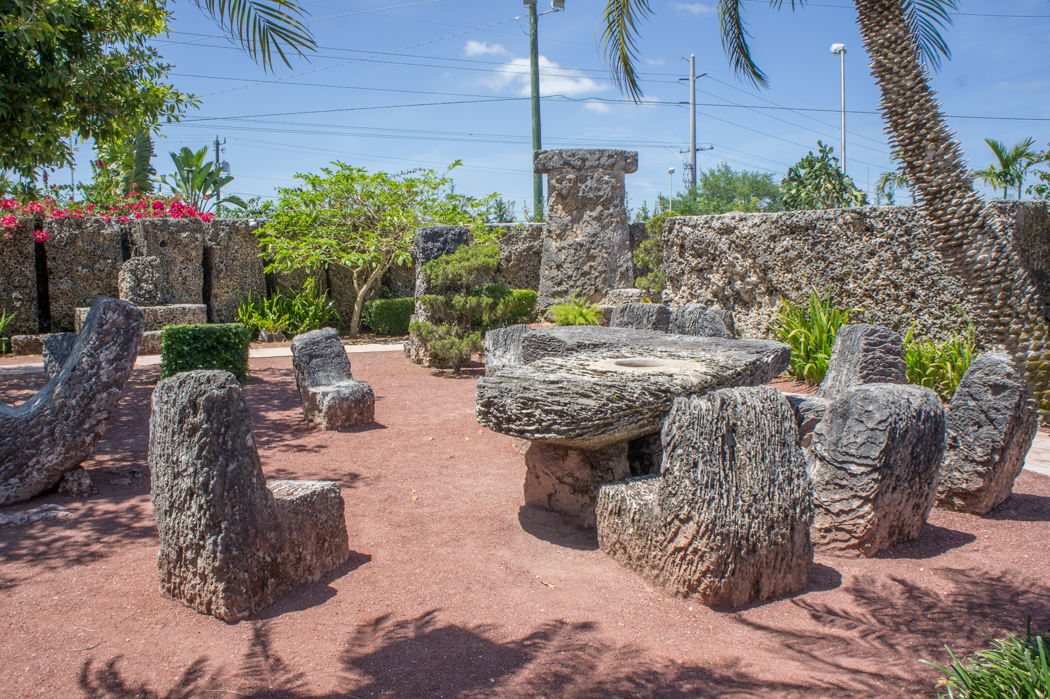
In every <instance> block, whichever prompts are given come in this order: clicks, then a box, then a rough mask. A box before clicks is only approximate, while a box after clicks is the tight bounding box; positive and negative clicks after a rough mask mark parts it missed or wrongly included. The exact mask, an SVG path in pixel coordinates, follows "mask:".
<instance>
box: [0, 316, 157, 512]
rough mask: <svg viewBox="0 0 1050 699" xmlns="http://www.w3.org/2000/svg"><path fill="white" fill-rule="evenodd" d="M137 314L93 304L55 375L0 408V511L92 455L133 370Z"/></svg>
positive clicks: (49, 484)
mask: <svg viewBox="0 0 1050 699" xmlns="http://www.w3.org/2000/svg"><path fill="white" fill-rule="evenodd" d="M142 327H143V320H142V311H140V310H139V309H137V308H135V307H134V306H132V305H131V304H129V303H126V302H124V301H118V300H116V299H109V298H103V299H99V300H97V301H96V302H95V303H94V305H93V306H92V308H91V313H89V314H88V318H87V322H86V323H85V324H84V328H83V330H82V331H81V332H80V335H79V336H78V337H77V341H76V343H75V344H74V345H73V349H72V351H71V352H70V356H69V358H68V359H67V360H66V363H65V364H64V365H63V367H62V370H61V371H60V372H59V373H58V375H57V376H55V377H53V378H52V379H51V380H50V381H48V382H47V385H46V386H44V388H42V389H41V390H40V391H39V392H38V393H37V394H36V395H34V396H33V397H32V398H30V399H29V400H27V401H26V402H24V403H22V405H20V406H18V407H17V408H11V407H9V406H7V405H3V404H0V505H8V504H11V503H16V502H22V501H24V500H28V499H29V498H31V497H34V496H36V495H39V494H40V493H42V492H44V491H45V490H47V489H49V488H51V487H53V486H55V485H56V484H57V483H58V482H59V481H60V480H61V479H62V476H63V475H65V473H66V472H68V471H71V470H73V469H74V468H76V467H77V466H79V465H80V464H81V462H83V461H84V459H86V458H88V457H89V456H90V455H91V450H92V448H94V446H95V444H96V443H97V442H98V440H99V439H101V437H102V434H103V433H104V432H105V430H106V427H108V425H109V418H110V415H111V414H112V412H113V409H114V408H115V407H116V405H117V401H119V400H120V396H121V394H122V392H123V390H124V384H125V382H126V381H127V379H128V375H129V374H130V373H131V370H132V369H133V368H134V365H135V355H136V353H137V352H138V348H139V340H140V338H141V337H142Z"/></svg>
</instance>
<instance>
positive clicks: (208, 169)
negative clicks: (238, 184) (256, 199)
mask: <svg viewBox="0 0 1050 699" xmlns="http://www.w3.org/2000/svg"><path fill="white" fill-rule="evenodd" d="M169 155H171V160H172V162H173V163H175V172H174V173H172V174H171V175H170V177H171V179H170V180H169V179H168V177H169V175H161V176H160V177H158V178H157V182H159V183H160V184H163V185H165V186H167V187H168V188H169V189H171V193H172V194H174V195H175V196H176V197H178V198H179V199H181V200H182V201H183V202H185V203H186V204H190V205H192V206H193V207H194V208H196V209H197V211H202V212H203V211H208V210H209V209H211V208H212V207H215V211H216V212H218V211H220V210H221V208H222V205H223V204H230V205H233V206H236V207H238V208H241V209H245V208H247V206H248V205H247V204H245V203H244V200H242V199H241V198H240V197H236V196H228V197H222V196H220V190H221V189H222V188H223V187H225V186H226V185H228V184H229V183H230V182H233V178H232V177H230V176H229V175H226V176H223V174H222V172H221V171H220V170H219V169H218V168H217V167H215V162H214V161H213V160H210V159H209V158H208V147H207V146H205V147H204V148H201V149H200V150H199V151H196V152H194V151H193V150H191V149H190V148H187V147H185V146H183V148H182V150H180V151H179V152H178V153H170V154H169Z"/></svg>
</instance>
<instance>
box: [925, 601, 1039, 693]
mask: <svg viewBox="0 0 1050 699" xmlns="http://www.w3.org/2000/svg"><path fill="white" fill-rule="evenodd" d="M945 648H946V649H947V650H948V654H949V655H950V656H951V659H952V663H951V666H950V667H944V666H942V665H938V664H936V663H931V662H927V661H925V660H924V661H923V662H925V663H926V664H927V665H932V666H933V667H936V668H938V669H939V670H941V671H942V672H943V673H944V674H945V675H947V678H945V679H943V680H941V681H940V683H938V684H939V685H943V687H944V690H945V691H944V692H942V691H938V692H937V696H938V697H944V698H947V699H1000V698H1001V697H1017V698H1018V699H1021V698H1022V697H1023V698H1026V699H1027V698H1028V697H1031V699H1036V698H1037V697H1050V633H1045V634H1043V635H1041V636H1039V635H1037V636H1033V635H1032V617H1028V624H1027V628H1026V629H1025V633H1024V635H1023V636H1014V635H1009V636H1007V637H1006V638H999V639H993V640H991V648H988V649H986V650H981V651H978V652H976V653H974V654H973V655H971V656H970V657H969V658H968V662H966V663H963V662H962V661H960V660H959V659H958V658H957V657H956V656H955V653H953V652H952V649H951V648H948V647H947V646H945Z"/></svg>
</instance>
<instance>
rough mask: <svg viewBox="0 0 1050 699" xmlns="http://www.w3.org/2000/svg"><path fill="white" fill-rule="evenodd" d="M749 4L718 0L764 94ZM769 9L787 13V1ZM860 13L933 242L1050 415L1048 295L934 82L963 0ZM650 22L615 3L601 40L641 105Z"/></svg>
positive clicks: (863, 6)
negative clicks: (986, 197)
mask: <svg viewBox="0 0 1050 699" xmlns="http://www.w3.org/2000/svg"><path fill="white" fill-rule="evenodd" d="M789 1H790V4H791V7H792V9H794V8H795V6H796V4H797V5H798V6H799V7H802V6H804V5H805V0H789ZM743 2H744V0H719V3H718V14H719V20H720V22H721V31H722V46H723V48H724V49H725V51H726V54H727V57H728V58H729V62H730V64H731V65H732V66H733V68H734V70H735V71H736V72H737V74H738V75H742V76H743V77H744V78H745V79H747V80H750V81H751V82H752V83H753V84H754V85H756V86H757V87H764V86H765V85H766V84H767V83H768V79H767V78H766V76H765V74H764V73H762V71H761V70H760V69H759V68H758V66H757V65H756V64H755V62H754V60H753V59H752V57H751V52H750V48H749V46H748V34H747V29H746V26H745V23H744V20H743V17H742V14H741V11H742V8H743ZM770 4H771V5H772V6H773V7H775V8H780V7H781V6H783V5H784V0H770ZM854 6H855V8H856V11H857V24H858V25H859V27H860V32H861V36H862V37H863V40H864V47H865V49H866V50H867V52H868V56H869V57H870V59H871V68H872V74H873V75H874V77H875V80H876V82H877V83H878V85H879V88H880V91H881V92H882V99H881V102H880V109H881V110H882V113H883V118H884V119H885V120H886V123H887V126H888V129H887V130H888V132H889V134H890V141H891V147H892V148H893V150H895V151H897V152H899V153H900V159H901V161H902V163H903V172H905V173H906V174H907V175H908V177H909V178H910V179H911V182H912V186H913V188H914V191H915V193H916V194H917V195H918V196H917V198H918V201H919V202H920V203H921V204H922V206H923V207H924V209H925V211H926V216H927V219H928V220H929V222H930V228H931V233H932V234H933V238H934V241H935V242H936V243H937V245H938V246H939V248H940V250H941V254H942V255H943V257H944V259H945V261H946V263H947V264H948V266H949V268H950V270H951V271H952V272H953V273H954V274H955V275H957V276H958V277H959V278H961V279H963V280H964V287H965V288H967V289H968V294H969V296H970V301H971V302H972V304H973V306H974V308H975V309H976V310H978V311H979V312H980V315H981V317H982V324H983V325H984V328H985V331H986V339H987V340H989V341H990V343H991V344H996V345H1001V346H1003V347H1005V348H1007V349H1008V350H1009V351H1010V352H1011V353H1012V354H1013V356H1014V361H1015V362H1016V363H1017V365H1018V368H1019V369H1021V370H1023V371H1026V373H1027V375H1028V377H1029V382H1030V385H1031V384H1033V383H1034V384H1037V385H1038V388H1037V389H1036V397H1037V400H1038V401H1039V404H1040V405H1039V407H1040V408H1043V407H1044V406H1045V407H1050V402H1047V401H1046V400H1045V396H1046V394H1047V390H1046V385H1047V383H1048V379H1050V357H1048V355H1047V346H1046V345H1047V327H1046V320H1045V316H1044V313H1043V310H1044V303H1043V299H1042V296H1041V294H1040V293H1039V292H1038V290H1037V288H1036V286H1035V285H1034V283H1033V282H1032V280H1031V278H1030V277H1029V275H1028V274H1027V272H1025V271H1024V268H1023V267H1022V266H1021V264H1020V262H1019V260H1018V259H1017V256H1016V253H1015V252H1014V251H1013V249H1012V247H1011V245H1010V243H1009V240H1008V238H1007V235H1006V233H1005V231H1004V230H1003V229H1002V225H1001V223H999V221H998V219H996V218H995V217H994V216H990V215H987V214H986V211H985V206H984V202H983V200H982V199H981V197H980V196H979V195H978V194H977V193H976V192H974V189H973V181H972V179H971V178H970V174H969V172H968V170H967V168H966V165H965V163H964V161H963V157H962V149H961V147H960V146H959V143H958V142H957V141H956V140H955V139H954V138H953V134H952V132H951V131H949V130H948V127H947V124H946V123H945V120H944V115H943V114H942V112H941V110H940V107H939V105H938V104H937V101H936V99H935V97H934V92H933V90H932V88H931V87H930V84H929V80H928V74H927V69H933V70H936V69H937V67H938V66H939V64H940V59H941V56H944V57H948V58H950V56H951V54H950V51H949V49H948V46H947V44H946V43H945V41H944V39H943V37H942V36H941V33H940V30H941V29H942V28H944V27H945V26H947V25H948V24H950V22H951V18H950V17H949V14H948V13H949V12H950V11H953V10H956V9H957V4H956V0H854ZM649 13H651V8H650V7H649V3H648V0H608V2H607V6H606V29H605V32H604V34H603V41H604V43H605V49H606V56H607V59H608V61H609V65H610V69H611V72H612V75H613V78H614V80H615V81H616V82H617V83H618V84H619V85H620V86H621V89H623V91H624V92H626V93H627V94H629V95H631V96H632V97H634V98H636V99H637V98H638V97H640V96H641V90H640V89H639V86H638V81H637V75H636V73H635V71H634V68H633V61H634V59H635V58H636V57H637V50H636V44H635V41H636V40H637V36H638V24H639V22H640V20H641V19H643V18H644V17H645V16H646V15H648V14H649ZM1033 388H1035V387H1034V386H1033Z"/></svg>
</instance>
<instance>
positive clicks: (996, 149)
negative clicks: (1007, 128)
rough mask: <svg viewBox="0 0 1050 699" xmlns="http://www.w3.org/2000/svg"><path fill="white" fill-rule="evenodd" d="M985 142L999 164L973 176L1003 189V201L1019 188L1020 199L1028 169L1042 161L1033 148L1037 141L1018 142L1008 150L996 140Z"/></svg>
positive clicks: (1018, 196)
mask: <svg viewBox="0 0 1050 699" xmlns="http://www.w3.org/2000/svg"><path fill="white" fill-rule="evenodd" d="M984 142H985V143H987V144H988V147H989V148H991V149H992V153H994V154H995V159H996V160H997V161H998V163H992V164H991V165H989V166H988V167H986V168H984V169H983V170H977V171H976V172H975V173H973V174H974V175H976V176H977V177H978V178H979V179H980V180H981V181H983V182H984V183H985V184H987V185H988V186H990V187H1002V188H1003V199H1006V198H1007V195H1008V192H1009V190H1010V187H1017V198H1018V199H1020V198H1021V188H1022V187H1023V186H1024V178H1025V175H1026V174H1027V173H1028V168H1030V167H1032V165H1035V164H1036V163H1039V162H1041V161H1042V154H1040V153H1037V152H1036V151H1035V150H1034V149H1033V148H1032V147H1033V146H1034V145H1035V139H1034V138H1026V139H1025V140H1023V141H1018V142H1017V143H1015V144H1014V146H1013V147H1012V148H1007V147H1006V144H1005V143H1000V142H999V141H996V140H995V139H994V138H986V139H984Z"/></svg>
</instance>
